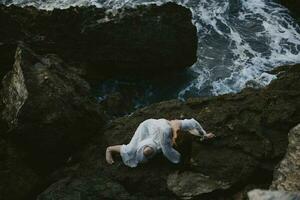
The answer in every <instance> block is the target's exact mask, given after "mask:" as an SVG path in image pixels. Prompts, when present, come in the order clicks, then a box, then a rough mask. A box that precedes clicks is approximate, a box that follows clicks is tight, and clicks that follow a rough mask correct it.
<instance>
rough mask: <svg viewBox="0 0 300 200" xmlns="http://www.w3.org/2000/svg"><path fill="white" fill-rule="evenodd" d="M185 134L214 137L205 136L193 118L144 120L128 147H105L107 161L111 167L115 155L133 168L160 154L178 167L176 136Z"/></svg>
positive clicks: (211, 135) (209, 135)
mask: <svg viewBox="0 0 300 200" xmlns="http://www.w3.org/2000/svg"><path fill="white" fill-rule="evenodd" d="M184 133H185V134H186V133H190V134H192V135H196V136H200V137H202V138H203V139H208V138H213V137H215V135H214V134H213V133H206V131H205V130H204V129H203V128H202V126H201V125H200V124H199V122H197V121H196V120H195V119H194V118H192V119H183V120H177V119H176V120H170V121H169V120H166V119H147V120H145V121H143V122H142V123H140V125H139V126H138V128H137V129H136V131H135V133H134V135H133V137H132V139H131V141H130V143H129V144H127V145H124V144H123V145H115V146H109V147H107V149H106V161H107V162H108V163H109V164H113V163H114V160H113V154H114V153H118V154H120V155H121V157H122V160H123V162H124V164H125V165H127V166H129V167H136V166H137V165H138V164H139V163H145V162H147V161H148V160H149V159H150V158H152V157H153V156H154V155H156V154H157V153H159V152H162V153H163V155H164V156H165V157H167V159H168V160H170V161H171V162H172V163H179V161H180V153H179V152H178V151H177V150H175V149H174V148H173V146H174V145H175V144H176V138H178V135H179V134H184Z"/></svg>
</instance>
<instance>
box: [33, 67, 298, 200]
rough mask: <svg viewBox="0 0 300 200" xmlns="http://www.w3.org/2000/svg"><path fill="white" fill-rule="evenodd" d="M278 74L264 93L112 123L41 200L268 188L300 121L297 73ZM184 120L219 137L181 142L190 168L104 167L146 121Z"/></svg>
mask: <svg viewBox="0 0 300 200" xmlns="http://www.w3.org/2000/svg"><path fill="white" fill-rule="evenodd" d="M274 73H277V74H278V79H276V80H274V81H273V82H272V83H271V84H270V85H269V86H267V87H266V88H263V89H250V88H247V89H244V90H243V91H242V92H241V93H238V94H229V95H223V96H219V97H212V98H193V99H189V100H188V101H186V102H180V101H178V100H171V101H167V102H160V103H157V104H153V105H151V106H149V107H145V108H143V109H140V110H137V111H136V112H134V113H133V114H132V115H130V116H126V117H122V118H118V119H116V120H114V121H113V122H112V123H111V124H110V126H109V127H107V128H106V129H105V131H104V133H103V135H101V136H99V137H95V138H94V140H93V142H92V143H90V144H89V145H88V147H87V148H86V149H85V150H84V151H81V153H80V154H77V155H76V156H74V157H76V159H75V160H77V161H76V162H75V163H74V165H72V166H70V167H67V168H64V170H62V171H59V172H57V174H60V175H61V176H62V177H63V178H61V179H59V180H58V181H57V182H56V183H54V184H52V185H51V186H50V187H49V188H48V189H47V190H45V191H44V192H43V193H42V194H40V195H39V197H38V199H39V200H48V199H75V198H77V197H78V196H80V198H79V199H85V198H89V199H99V198H103V199H105V198H110V199H177V198H180V199H230V198H232V197H236V198H237V197H241V196H242V197H245V195H246V194H245V190H250V189H251V188H256V187H260V188H268V187H269V185H270V184H271V182H272V177H273V170H274V168H275V166H276V165H277V164H278V162H279V161H280V160H281V159H282V157H283V156H284V155H285V152H286V149H287V144H288V132H289V130H290V129H291V128H292V127H294V126H295V125H296V124H297V123H299V121H300V112H299V110H300V91H299V87H300V81H299V80H300V79H299V78H300V66H299V65H295V66H285V67H282V68H278V69H277V71H276V72H274ZM182 115H184V116H185V117H194V118H195V119H197V120H199V121H200V122H202V124H203V126H204V127H205V128H206V129H207V130H210V131H213V132H214V133H215V134H216V135H217V138H216V139H214V140H213V141H210V142H200V141H197V139H196V138H192V137H187V138H182V140H181V142H180V143H179V146H178V148H179V150H180V151H181V152H182V154H183V155H185V156H184V157H187V158H190V157H191V162H190V164H187V163H181V164H179V165H173V164H170V163H169V162H168V161H167V160H166V159H165V158H163V157H160V156H157V157H156V158H155V159H154V160H152V161H151V162H149V163H147V164H145V165H141V166H139V167H137V168H135V169H131V168H128V167H125V166H124V165H123V164H122V162H121V160H120V158H117V162H116V163H115V164H114V165H112V166H111V165H108V164H106V163H105V158H104V152H105V148H106V146H107V145H112V144H123V143H127V142H129V140H130V138H131V137H132V134H133V133H134V131H135V129H136V127H137V126H138V124H139V123H140V122H142V121H143V120H145V119H147V118H167V119H174V118H179V117H180V116H182ZM191 147H192V148H191ZM247 188H248V189H247Z"/></svg>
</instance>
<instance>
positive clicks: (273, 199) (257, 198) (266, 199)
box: [248, 189, 300, 200]
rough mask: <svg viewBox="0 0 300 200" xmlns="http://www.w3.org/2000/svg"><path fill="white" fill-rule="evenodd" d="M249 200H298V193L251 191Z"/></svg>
mask: <svg viewBox="0 0 300 200" xmlns="http://www.w3.org/2000/svg"><path fill="white" fill-rule="evenodd" d="M248 197H249V200H299V199H300V193H296V192H285V191H269V190H257V189H256V190H252V191H250V192H249V193H248Z"/></svg>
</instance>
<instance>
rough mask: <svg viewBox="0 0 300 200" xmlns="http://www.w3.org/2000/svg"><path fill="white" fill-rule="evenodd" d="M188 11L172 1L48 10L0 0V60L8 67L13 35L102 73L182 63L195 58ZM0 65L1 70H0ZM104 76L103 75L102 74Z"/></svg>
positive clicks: (132, 71) (41, 50) (177, 66)
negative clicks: (106, 8) (141, 4)
mask: <svg viewBox="0 0 300 200" xmlns="http://www.w3.org/2000/svg"><path fill="white" fill-rule="evenodd" d="M191 19H192V14H191V11H190V10H188V9H186V8H184V7H182V6H179V5H177V4H174V3H167V4H164V5H162V6H156V5H149V6H138V7H137V8H124V9H120V10H112V11H107V10H105V9H101V8H96V7H71V8H69V9H63V10H60V9H55V10H53V11H44V10H38V9H36V8H34V7H25V8H20V7H16V6H10V7H6V6H3V5H0V26H1V27H5V28H3V29H1V31H0V38H1V39H0V53H1V61H0V66H1V67H2V68H4V67H10V66H11V64H12V63H13V55H14V52H15V48H16V41H19V40H22V41H24V42H26V43H27V44H30V46H31V48H33V49H34V50H35V51H36V52H37V53H40V54H49V53H55V54H58V55H59V56H60V57H61V58H62V59H64V60H65V61H66V62H67V63H73V65H74V63H75V64H76V66H81V67H82V66H85V69H87V71H88V73H89V75H91V76H92V75H95V71H97V72H98V73H96V77H93V78H103V76H104V75H103V74H110V75H113V76H117V75H120V74H123V73H124V74H136V73H140V74H146V73H145V72H149V71H155V72H157V71H158V70H159V73H156V74H157V75H160V74H162V72H163V71H168V72H169V70H170V69H172V70H176V69H177V70H178V69H184V68H186V67H189V66H191V65H192V64H193V63H194V62H195V61H196V59H197V58H196V50H197V32H196V27H195V26H194V25H193V24H192V22H191ZM0 71H1V70H0ZM106 76H107V75H106Z"/></svg>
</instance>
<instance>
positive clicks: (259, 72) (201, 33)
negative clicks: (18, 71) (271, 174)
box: [0, 0, 300, 99]
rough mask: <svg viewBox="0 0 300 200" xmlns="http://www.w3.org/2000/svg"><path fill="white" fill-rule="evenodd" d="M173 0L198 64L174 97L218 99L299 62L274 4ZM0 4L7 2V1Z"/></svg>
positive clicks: (299, 38)
mask: <svg viewBox="0 0 300 200" xmlns="http://www.w3.org/2000/svg"><path fill="white" fill-rule="evenodd" d="M168 1H169V0H158V1H153V0H59V1H57V0H47V1H45V0H35V1H33V0H13V4H18V5H21V6H24V5H33V6H36V7H38V8H41V9H47V10H51V9H53V8H67V7H69V6H78V5H81V6H88V5H96V6H97V7H106V8H111V9H117V8H120V7H124V6H130V7H134V6H136V5H139V4H151V3H156V4H162V3H165V2H168ZM174 1H175V2H177V3H179V4H181V5H183V6H185V7H187V8H190V9H191V11H192V13H193V23H194V24H195V25H196V27H197V31H198V38H199V43H198V61H197V62H196V63H195V64H194V65H193V66H192V67H191V68H190V72H191V73H192V74H194V76H192V77H195V78H194V79H193V80H191V81H190V82H189V83H187V84H185V85H184V86H183V88H181V90H180V91H179V92H178V97H179V98H182V99H183V98H185V97H187V96H189V94H190V93H191V92H193V93H194V94H197V95H207V93H208V94H212V95H220V94H225V93H230V92H238V91H240V90H241V89H243V88H244V87H245V86H247V85H253V84H255V85H256V86H265V85H267V84H269V83H270V81H271V80H273V79H274V78H276V76H274V75H272V74H269V73H268V71H270V70H271V69H273V68H274V67H276V66H279V65H284V64H293V63H300V28H299V26H298V25H297V24H296V23H295V22H294V20H293V19H292V18H291V17H290V16H289V13H288V10H287V9H286V8H284V7H283V6H281V5H279V4H277V3H274V2H272V1H269V0H240V1H233V0H201V1H199V0H174ZM0 2H1V0H0ZM2 2H3V3H6V4H10V3H8V2H7V0H4V1H3V0H2ZM249 83H251V84H249ZM203 91H205V93H204V92H203ZM207 91H209V92H207Z"/></svg>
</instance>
